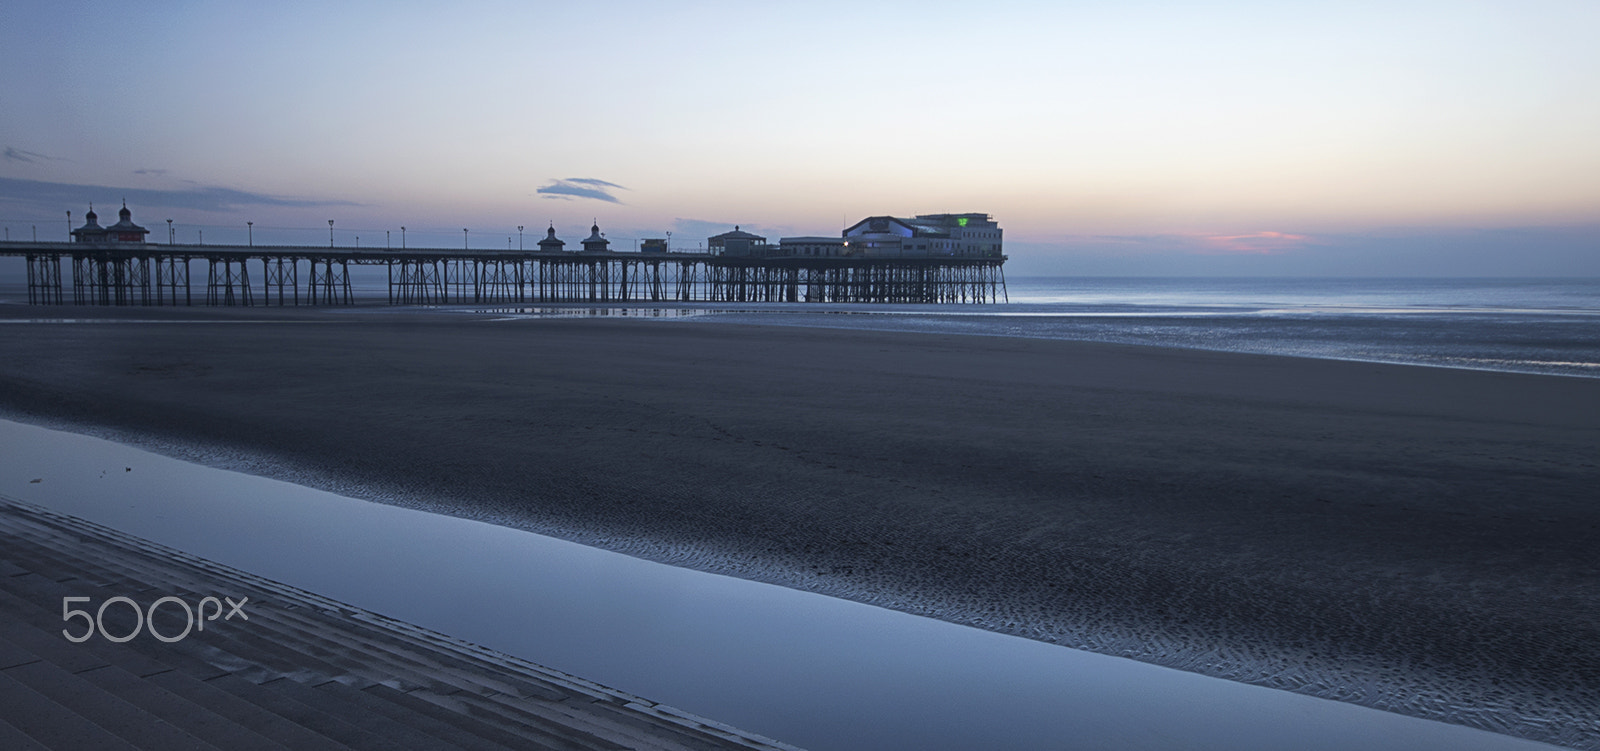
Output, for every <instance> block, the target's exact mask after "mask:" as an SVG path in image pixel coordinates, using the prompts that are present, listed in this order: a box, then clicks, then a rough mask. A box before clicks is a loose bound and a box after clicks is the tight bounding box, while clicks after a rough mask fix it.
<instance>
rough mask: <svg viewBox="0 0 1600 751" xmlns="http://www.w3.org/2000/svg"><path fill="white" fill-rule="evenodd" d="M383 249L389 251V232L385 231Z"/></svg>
mask: <svg viewBox="0 0 1600 751" xmlns="http://www.w3.org/2000/svg"><path fill="white" fill-rule="evenodd" d="M383 249H384V250H388V249H389V230H384V231H383Z"/></svg>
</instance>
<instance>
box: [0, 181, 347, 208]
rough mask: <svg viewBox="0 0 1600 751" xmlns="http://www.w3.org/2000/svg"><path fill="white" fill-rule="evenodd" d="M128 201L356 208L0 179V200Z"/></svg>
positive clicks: (222, 193)
mask: <svg viewBox="0 0 1600 751" xmlns="http://www.w3.org/2000/svg"><path fill="white" fill-rule="evenodd" d="M113 198H114V199H116V200H122V199H124V198H125V199H127V200H128V201H129V202H130V203H136V204H142V205H144V206H148V207H156V206H160V207H162V208H171V209H193V210H197V211H230V210H233V209H239V208H243V207H246V206H290V207H311V206H359V205H361V204H358V203H355V202H352V201H325V200H316V199H308V198H284V197H280V196H269V195H265V194H262V193H251V192H249V191H244V190H234V189H233V188H215V187H211V188H192V189H186V190H152V189H149V188H125V187H114V186H107V185H78V184H73V183H51V182H44V181H42V180H16V179H12V178H9V177H0V200H6V201H16V202H20V203H32V204H41V205H48V206H49V207H51V208H52V209H53V208H56V207H59V206H61V205H63V204H64V205H68V206H73V205H77V204H80V203H85V204H86V203H88V202H90V201H94V200H96V199H99V200H100V201H102V202H105V203H107V204H109V202H110V200H111V199H113Z"/></svg>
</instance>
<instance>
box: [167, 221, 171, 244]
mask: <svg viewBox="0 0 1600 751" xmlns="http://www.w3.org/2000/svg"><path fill="white" fill-rule="evenodd" d="M167 244H168V245H171V244H172V220H171V219H168V220H167Z"/></svg>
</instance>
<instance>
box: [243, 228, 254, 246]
mask: <svg viewBox="0 0 1600 751" xmlns="http://www.w3.org/2000/svg"><path fill="white" fill-rule="evenodd" d="M244 231H245V232H248V233H250V247H252V248H254V247H255V246H256V223H255V222H245V223H244Z"/></svg>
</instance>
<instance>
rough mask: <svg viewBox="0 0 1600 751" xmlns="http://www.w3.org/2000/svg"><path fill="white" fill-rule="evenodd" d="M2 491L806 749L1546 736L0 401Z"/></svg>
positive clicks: (1415, 744)
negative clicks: (721, 567) (1081, 641)
mask: <svg viewBox="0 0 1600 751" xmlns="http://www.w3.org/2000/svg"><path fill="white" fill-rule="evenodd" d="M0 457H5V458H4V461H3V462H0V494H3V495H5V496H8V497H11V498H17V499H20V500H24V501H27V502H31V503H36V504H39V505H43V506H47V507H49V508H52V509H56V510H58V511H62V512H65V513H69V514H73V515H76V516H80V517H82V518H85V519H88V520H90V521H94V522H97V523H100V524H105V525H107V526H111V527H114V528H117V529H120V530H123V531H125V532H128V533H131V534H134V535H138V536H141V537H145V538H147V539H150V540H153V541H155V542H158V543H161V544H164V545H169V546H172V547H175V548H178V549H181V550H185V551H187V552H190V553H193V554H196V555H200V556H203V557H207V558H210V559H213V560H216V561H219V562H221V563H224V564H227V565H230V566H234V567H237V568H241V569H244V570H246V571H249V572H252V573H256V574H259V575H262V576H266V577H269V578H273V579H276V580H279V581H282V582H285V583H288V584H291V585H293V586H297V587H301V588H303V589H307V590H310V591H312V592H316V593H318V594H322V595H325V596H329V597H333V598H336V599H340V600H343V601H346V602H349V603H351V604H354V605H357V606H359V607H363V608H366V609H369V610H374V611H377V612H380V613H383V614H386V615H389V616H392V617H396V618H400V619H402V620H406V621H409V622H412V623H416V624H418V625H422V626H425V627H427V628H431V629H434V630H437V631H441V632H443V633H446V634H449V635H452V636H456V637H459V638H463V639H467V640H469V641H473V642H477V643H479V644H483V645H485V646H489V647H492V648H495V649H498V650H500V651H503V652H507V653H510V654H513V655H517V656H519V657H523V658H526V659H529V660H533V661H535V662H539V663H541V664H544V665H547V666H550V667H554V668H557V669H560V670H564V671H567V672H570V673H573V674H576V675H579V676H582V677H585V678H588V679H591V680H596V681H599V682H602V683H605V684H608V685H612V686H614V687H617V688H620V689H623V690H625V691H630V692H634V693H637V694H640V695H642V696H645V697H647V698H650V699H653V700H656V701H662V702H665V703H667V704H671V705H675V706H678V707H680V708H683V709H686V710H688V711H691V712H695V713H698V714H701V715H704V716H707V717H710V718H713V719H716V720H719V721H722V722H727V723H730V724H733V725H736V726H738V727H741V728H744V729H746V730H750V731H754V732H757V733H762V734H764V735H768V736H771V737H774V738H777V739H779V740H782V741H785V742H788V743H794V744H797V745H801V746H805V747H808V748H813V749H902V748H903V749H970V748H1012V749H1030V748H1053V749H1076V748H1177V747H1181V748H1191V749H1279V748H1296V749H1348V748H1372V749H1385V748H1393V749H1401V748H1404V749H1517V748H1530V749H1531V748H1549V747H1548V746H1543V745H1541V744H1535V743H1531V742H1527V741H1521V740H1518V739H1514V738H1510V737H1506V736H1500V735H1495V734H1492V733H1487V732H1483V731H1478V730H1473V729H1469V728H1464V727H1459V726H1453V725H1446V724H1443V723H1438V722H1433V721H1428V720H1420V719H1415V718H1411V717H1405V716H1401V715H1394V714H1389V713H1385V712H1380V711H1376V710H1371V709H1366V708H1363V707H1357V706H1353V705H1348V704H1342V703H1338V702H1333V701H1327V700H1323V699H1316V698H1311V697H1306V696H1300V695H1297V694H1291V693H1287V692H1282V691H1274V690H1271V689H1265V688H1261V687H1257V686H1249V685H1244V684H1239V683H1232V682H1229V681H1224V680H1219V679H1215V678H1207V677H1204V676H1199V675H1195V674H1191V673H1184V672H1180V671H1175V670H1170V669H1166V668H1161V667H1156V666H1152V665H1147V664H1144V663H1139V662H1133V661H1130V660H1124V659H1119V658H1114V657H1107V656H1104V655H1097V654H1091V653H1087V652H1080V651H1076V650H1071V649H1066V648H1063V647H1057V646H1052V645H1048V644H1043V643H1040V642H1035V641H1030V640H1026V639H1020V638H1016V637H1010V636H1005V635H1001V634H995V633H991V632H987V631H981V630H977V629H972V628H967V627H963V626H957V625H953V624H949V623H945V622H942V621H936V620H931V619H927V618H920V617H917V616H912V615H907V614H904V613H899V612H895V611H890V610H884V609H881V608H877V607H873V606H869V605H863V604H860V603H855V602H849V601H844V600H837V599H833V598H829V597H824V596H820V595H815V594H810V593H804V592H798V591H794V590H789V589H784V588H781V587H775V586H772V585H767V584H761V583H756V582H749V581H743V580H739V579H733V578H729V577H725V576H718V575H714V574H707V573H702V572H697V571H690V570H687V569H681V568H675V567H672V566H666V565H662V564H658V563H653V562H648V561H643V560H639V559H635V558H630V557H627V556H623V555H620V554H616V553H610V552H606V551H602V550H597V549H594V548H588V547H584V546H581V545H576V544H573V543H569V542H564V541H561V540H556V539H553V538H548V537H543V536H540V535H535V534H531V533H528V532H523V531H519V530H513V529H508V528H505V527H499V526H494V525H489V524H484V523H480V522H475V521H469V520H464V519H458V518H453V517H445V516H437V515H433V514H427V513H423V512H419V511H412V510H407V509H402V508H397V507H393V506H386V505H382V504H377V503H370V502H366V501H358V500H353V499H349V498H344V497H341V496H337V495H333V494H330V493H326V492H322V491H317V490H311V489H308V488H304V487H300V486H296V485H291V484H288V483H284V482H280V481H276V480H268V479H264V478H259V477H254V476H249V475H243V474H238V473H234V472H228V471H224V470H218V469H211V468H207V467H201V466H199V465H195V464H190V463H186V462H181V461H178V460H175V459H170V458H166V457H162V456H159V455H156V454H151V453H149V452H145V451H142V450H139V449H134V448H131V447H128V446H124V445H120V444H116V443H111V442H107V441H103V440H100V439H96V438H90V437H86V436H80V435H75V434H70V433H63V432H59V431H53V430H47V429H44V428H40V427H36V426H30V425H23V424H19V423H14V422H9V421H0Z"/></svg>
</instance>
